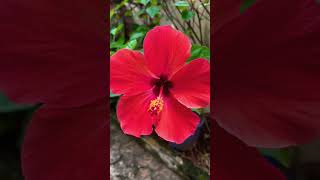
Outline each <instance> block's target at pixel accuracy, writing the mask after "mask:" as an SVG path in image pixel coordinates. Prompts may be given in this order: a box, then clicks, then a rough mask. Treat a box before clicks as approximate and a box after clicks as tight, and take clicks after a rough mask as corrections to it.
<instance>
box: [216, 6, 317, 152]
mask: <svg viewBox="0 0 320 180" xmlns="http://www.w3.org/2000/svg"><path fill="white" fill-rule="evenodd" d="M284 10H286V13H283V11H284ZM271 11H272V13H270V12H271ZM319 17H320V5H319V4H316V1H314V0H306V1H299V0H284V1H279V2H278V3H274V2H272V1H268V0H260V1H258V2H257V3H256V4H255V5H254V6H252V7H251V8H249V9H248V10H247V11H246V12H245V13H244V14H243V15H241V16H240V17H238V18H237V20H236V21H232V23H228V24H226V25H225V26H224V27H223V29H221V31H219V32H217V33H216V34H214V43H215V44H214V47H215V49H214V51H215V52H213V55H214V59H215V60H216V61H214V68H215V74H214V81H213V82H214V83H215V84H214V92H215V94H214V97H215V101H214V102H213V105H214V110H215V117H216V118H217V121H218V123H219V124H220V125H221V126H222V127H223V128H225V129H226V130H227V131H228V132H229V133H231V134H233V135H235V136H236V137H238V138H240V139H241V140H243V141H244V142H246V143H247V144H249V145H251V146H262V147H283V146H289V145H295V144H300V143H306V142H309V141H311V140H313V139H314V138H318V137H319V136H320V121H319V119H320V111H319V107H320V94H319V92H320V84H319V82H320V68H319V67H320V66H319V58H320V49H319V46H318V44H319V42H320V36H319V31H320V18H319ZM275 29H276V30H275Z"/></svg>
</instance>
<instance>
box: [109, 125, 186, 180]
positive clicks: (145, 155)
mask: <svg viewBox="0 0 320 180" xmlns="http://www.w3.org/2000/svg"><path fill="white" fill-rule="evenodd" d="M118 126H119V125H118V124H116V123H115V122H112V121H111V123H110V179H111V180H140V179H141V180H180V179H181V177H179V176H178V175H177V174H175V173H174V172H173V171H171V170H170V169H168V168H167V167H166V166H165V165H164V164H163V163H162V162H161V161H160V160H159V159H158V158H156V157H155V156H153V155H152V154H151V153H150V152H148V151H146V150H145V149H144V148H143V147H142V146H140V145H139V144H138V142H137V141H136V139H134V138H133V137H130V136H127V135H125V134H123V133H122V132H121V130H120V129H119V127H118Z"/></svg>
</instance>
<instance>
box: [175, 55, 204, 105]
mask: <svg viewBox="0 0 320 180" xmlns="http://www.w3.org/2000/svg"><path fill="white" fill-rule="evenodd" d="M171 81H172V84H173V87H172V89H170V92H172V94H173V95H174V97H175V98H176V99H177V100H178V101H179V102H180V103H182V104H183V105H185V106H187V107H188V108H202V107H207V106H208V105H209V104H210V64H209V62H208V61H207V60H205V59H196V60H193V61H191V62H190V63H189V64H186V65H185V66H184V67H183V68H181V69H180V70H179V71H178V72H177V73H175V74H174V75H173V77H172V78H171Z"/></svg>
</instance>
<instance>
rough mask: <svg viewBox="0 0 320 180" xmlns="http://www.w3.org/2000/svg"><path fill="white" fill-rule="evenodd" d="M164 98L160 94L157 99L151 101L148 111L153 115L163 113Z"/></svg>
mask: <svg viewBox="0 0 320 180" xmlns="http://www.w3.org/2000/svg"><path fill="white" fill-rule="evenodd" d="M163 104H164V102H163V99H162V97H161V96H158V97H157V98H156V99H153V100H151V101H150V105H149V109H148V112H149V113H150V115H151V116H157V115H159V114H160V113H161V111H162V109H163Z"/></svg>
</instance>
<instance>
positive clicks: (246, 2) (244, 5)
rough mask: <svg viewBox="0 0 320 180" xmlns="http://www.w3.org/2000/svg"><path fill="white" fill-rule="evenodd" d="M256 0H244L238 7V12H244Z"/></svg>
mask: <svg viewBox="0 0 320 180" xmlns="http://www.w3.org/2000/svg"><path fill="white" fill-rule="evenodd" d="M255 2H256V0H244V2H243V3H242V5H241V7H240V13H244V12H245V11H246V10H247V9H248V8H249V7H250V6H252V5H253V4H254V3H255Z"/></svg>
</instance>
